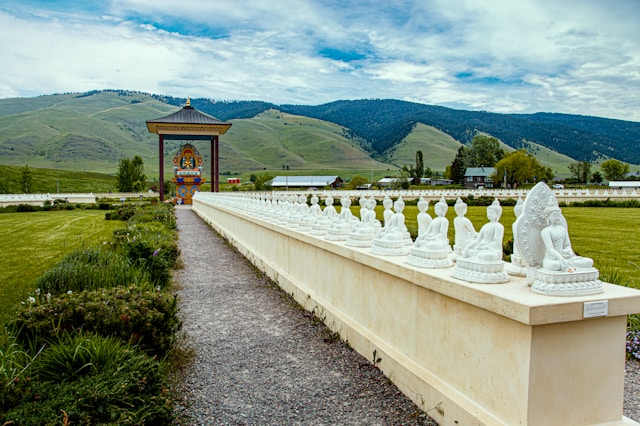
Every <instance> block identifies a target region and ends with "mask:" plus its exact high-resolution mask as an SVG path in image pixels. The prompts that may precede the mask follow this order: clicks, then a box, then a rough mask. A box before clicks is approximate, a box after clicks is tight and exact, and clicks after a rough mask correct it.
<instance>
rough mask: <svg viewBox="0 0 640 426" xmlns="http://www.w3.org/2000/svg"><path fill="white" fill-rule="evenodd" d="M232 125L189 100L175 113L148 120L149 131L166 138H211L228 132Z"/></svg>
mask: <svg viewBox="0 0 640 426" xmlns="http://www.w3.org/2000/svg"><path fill="white" fill-rule="evenodd" d="M230 127H231V123H227V122H225V121H222V120H218V119H217V118H215V117H213V116H211V115H209V114H205V113H203V112H201V111H198V110H197V109H195V108H193V107H192V106H191V103H190V101H189V100H187V104H186V105H185V106H184V107H182V108H181V109H180V110H178V111H176V112H174V113H173V114H169V115H167V116H166V117H161V118H156V119H154V120H147V129H148V130H149V133H157V134H159V135H163V136H164V137H165V138H166V139H210V138H211V136H214V135H222V134H224V133H226V132H227V130H229V128H230Z"/></svg>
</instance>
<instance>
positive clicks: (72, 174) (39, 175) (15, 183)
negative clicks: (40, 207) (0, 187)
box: [0, 165, 116, 194]
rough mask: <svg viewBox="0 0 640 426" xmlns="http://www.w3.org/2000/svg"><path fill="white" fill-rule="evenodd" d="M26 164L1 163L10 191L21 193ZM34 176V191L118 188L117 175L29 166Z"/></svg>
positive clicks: (86, 190) (82, 191)
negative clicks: (21, 182) (4, 164)
mask: <svg viewBox="0 0 640 426" xmlns="http://www.w3.org/2000/svg"><path fill="white" fill-rule="evenodd" d="M23 168H24V166H21V167H16V166H2V165H0V178H3V179H6V180H7V181H8V186H9V192H10V193H20V181H21V178H20V176H21V173H22V170H23ZM29 170H30V171H31V174H32V176H33V189H32V191H31V192H32V193H41V194H46V193H51V194H54V193H57V192H58V191H57V189H58V185H59V187H60V192H61V193H65V192H73V193H87V192H109V191H114V192H115V190H116V178H115V176H109V175H105V174H102V173H92V172H76V171H69V170H53V169H40V168H35V167H29Z"/></svg>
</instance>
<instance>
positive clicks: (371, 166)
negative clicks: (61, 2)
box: [0, 90, 640, 179]
mask: <svg viewBox="0 0 640 426" xmlns="http://www.w3.org/2000/svg"><path fill="white" fill-rule="evenodd" d="M184 101H185V100H183V99H178V98H172V97H165V96H160V95H150V94H145V93H139V92H131V91H122V90H104V91H90V92H85V93H67V94H57V95H47V96H39V97H36V98H14V99H0V164H3V165H9V166H16V167H23V166H24V165H29V166H30V167H33V168H48V169H56V170H73V171H87V172H98V173H104V174H111V175H113V174H115V172H116V170H117V167H118V161H119V160H120V159H121V158H125V157H126V158H132V157H133V156H134V155H140V156H141V157H142V159H143V160H144V163H145V169H146V173H147V176H148V177H149V178H151V179H153V178H157V175H158V168H159V167H158V152H157V146H158V140H157V136H156V135H153V134H149V132H148V131H147V128H146V124H145V122H146V120H149V119H155V118H160V117H164V116H166V115H169V114H171V113H173V112H175V111H176V110H177V109H178V108H179V107H180V105H182V104H183V103H184ZM192 105H193V106H194V107H195V108H197V109H199V110H201V111H202V112H205V113H208V114H211V115H213V116H215V117H217V118H219V119H222V120H225V121H229V122H231V123H232V124H233V126H232V127H231V129H230V130H229V131H228V132H227V133H226V134H225V135H223V136H222V137H221V138H220V144H221V146H220V170H221V171H222V172H223V174H231V175H240V176H242V177H248V176H249V175H250V174H252V173H262V172H265V171H267V172H270V173H272V174H282V173H288V174H299V175H305V174H325V173H330V174H337V175H340V176H342V177H343V178H346V179H348V178H350V177H351V176H353V175H355V174H361V175H364V176H367V177H374V178H377V177H381V176H384V175H393V174H394V173H395V171H396V170H397V169H398V168H399V167H401V166H403V165H408V166H412V165H414V163H415V153H416V151H418V150H421V151H422V152H423V154H424V160H425V166H427V167H430V168H431V169H432V170H434V171H442V170H444V168H445V167H446V166H447V165H448V164H450V163H451V161H452V160H453V158H454V157H455V154H456V152H457V149H458V147H459V146H460V144H461V143H465V144H466V143H468V142H469V141H470V140H471V138H472V137H473V135H474V134H475V133H476V132H482V133H487V134H490V135H492V136H494V137H497V138H498V139H500V140H501V141H502V142H503V143H504V145H503V146H504V147H505V150H512V149H519V148H526V149H528V150H529V152H531V153H533V154H534V155H535V156H536V157H537V158H538V159H539V160H540V161H541V162H543V163H544V164H545V165H548V166H549V167H551V168H552V169H553V170H554V171H556V172H557V173H559V174H561V175H564V174H566V173H568V165H569V164H571V163H573V162H575V161H576V160H575V159H582V158H583V157H585V156H587V157H588V156H592V157H594V158H596V159H597V160H598V161H601V160H602V158H608V157H613V158H616V156H618V157H619V156H620V155H625V154H629V155H630V157H628V158H627V159H626V161H632V158H636V157H634V155H636V154H637V151H638V150H636V149H635V147H636V145H638V143H639V142H638V139H640V123H633V122H622V121H620V120H608V119H603V118H597V117H582V116H571V115H563V114H533V115H507V114H493V113H486V112H471V111H458V110H453V109H450V108H444V107H437V106H432V105H423V104H417V103H411V102H404V101H398V100H363V101H336V102H333V103H330V104H324V105H318V106H303V105H297V106H296V105H280V106H278V105H273V104H269V103H266V102H259V101H249V102H244V101H243V102H235V101H232V102H217V101H214V100H210V99H194V100H192ZM587 141H589V142H587ZM181 143H182V142H178V141H166V143H165V152H164V157H165V170H170V169H171V167H170V165H171V160H172V156H173V155H174V153H175V152H176V151H177V148H178V147H179V145H180V144H181ZM194 145H195V146H196V148H197V149H198V150H200V152H201V153H202V154H203V155H204V157H205V174H206V175H210V167H211V162H210V161H209V157H210V152H209V151H210V144H209V143H203V142H201V141H196V142H194ZM594 161H596V160H594ZM635 169H636V167H635V166H633V165H632V170H635Z"/></svg>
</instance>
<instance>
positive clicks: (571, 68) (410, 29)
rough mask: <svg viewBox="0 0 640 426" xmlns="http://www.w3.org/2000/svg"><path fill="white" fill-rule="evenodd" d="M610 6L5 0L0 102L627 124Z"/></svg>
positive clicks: (592, 1)
mask: <svg viewBox="0 0 640 426" xmlns="http://www.w3.org/2000/svg"><path fill="white" fill-rule="evenodd" d="M612 1H613V3H611V2H608V3H607V4H604V3H602V2H599V1H596V0H580V1H578V0H567V1H563V2H557V1H555V0H536V1H534V0H529V1H525V0H523V1H518V2H513V1H510V0H495V1H491V2H486V1H484V0H454V1H452V0H421V1H419V0H403V1H400V2H390V3H389V2H387V3H380V2H371V1H367V0H348V1H345V2H336V1H330V0H300V1H296V2H279V3H278V2H276V3H273V2H271V1H267V0H248V1H246V2H243V4H242V7H239V6H238V4H237V2H236V1H232V0H216V1H207V2H203V1H200V0H182V1H181V2H180V7H176V3H175V2H174V1H170V0H112V1H111V2H110V3H105V4H106V6H105V5H102V6H100V7H103V8H102V9H100V10H76V9H74V10H65V9H61V7H63V6H62V5H58V6H59V7H58V8H57V9H52V8H53V7H54V6H52V4H51V3H50V2H45V1H42V2H40V4H41V6H40V7H39V8H37V7H34V6H33V4H34V3H35V4H38V2H37V1H35V2H31V4H30V8H29V9H25V8H22V6H21V4H20V3H17V0H9V2H8V4H7V5H5V6H4V9H3V8H2V6H0V27H2V28H3V36H4V40H3V44H2V45H1V46H0V63H2V64H3V75H2V77H1V78H0V96H3V97H7V96H32V95H38V94H43V93H53V92H65V91H82V90H90V89H100V88H124V89H135V90H142V91H149V92H154V93H162V94H168V95H174V96H187V95H189V96H192V97H198V96H205V97H211V98H215V99H257V100H265V101H270V102H275V103H312V104H317V103H323V102H330V101H333V100H337V99H359V98H397V99H406V100H414V101H420V102H425V103H435V104H441V105H455V106H456V107H459V108H465V107H466V108H469V109H485V110H489V111H500V112H534V111H556V112H568V113H577V114H589V115H602V116H606V117H616V118H623V119H632V120H638V121H640V108H638V106H639V104H640V75H639V71H638V70H639V69H640V67H639V66H640V29H639V28H638V25H637V23H636V19H635V18H636V17H637V16H639V14H638V12H640V6H639V5H636V2H629V1H625V0H612ZM10 7H11V9H9V8H10ZM94 7H96V6H94ZM320 52H322V54H321V53H320ZM332 52H333V54H332ZM340 52H342V53H340ZM323 55H324V56H323ZM327 56H333V57H327ZM345 58H350V59H345Z"/></svg>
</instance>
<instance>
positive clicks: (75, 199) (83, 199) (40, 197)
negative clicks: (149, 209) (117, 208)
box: [0, 192, 158, 207]
mask: <svg viewBox="0 0 640 426" xmlns="http://www.w3.org/2000/svg"><path fill="white" fill-rule="evenodd" d="M148 197H158V193H157V192H105V193H93V192H90V193H85V194H82V193H56V194H50V193H49V194H0V207H7V206H15V205H19V204H27V205H31V206H39V207H42V206H44V205H45V203H52V202H54V201H56V200H60V201H64V202H67V203H71V204H95V203H96V201H97V200H99V199H101V198H111V199H118V200H125V199H126V200H129V199H141V198H148Z"/></svg>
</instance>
